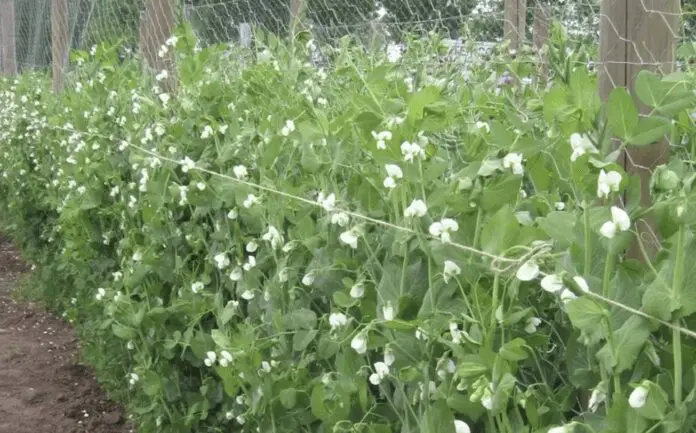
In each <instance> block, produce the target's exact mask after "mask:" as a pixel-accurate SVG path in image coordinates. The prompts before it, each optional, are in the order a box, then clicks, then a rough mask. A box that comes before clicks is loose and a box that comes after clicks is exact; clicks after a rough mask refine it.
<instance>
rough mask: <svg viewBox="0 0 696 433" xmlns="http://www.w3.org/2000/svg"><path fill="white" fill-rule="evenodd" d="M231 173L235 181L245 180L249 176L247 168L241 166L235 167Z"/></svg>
mask: <svg viewBox="0 0 696 433" xmlns="http://www.w3.org/2000/svg"><path fill="white" fill-rule="evenodd" d="M232 172H233V173H234V177H236V178H237V179H246V178H247V176H248V175H249V172H248V171H247V168H246V167H245V166H243V165H235V166H234V168H233V169H232Z"/></svg>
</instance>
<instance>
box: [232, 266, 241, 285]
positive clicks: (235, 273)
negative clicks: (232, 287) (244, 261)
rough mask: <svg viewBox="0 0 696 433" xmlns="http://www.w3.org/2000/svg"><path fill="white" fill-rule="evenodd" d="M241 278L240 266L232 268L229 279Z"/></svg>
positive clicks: (237, 279) (239, 279) (238, 279)
mask: <svg viewBox="0 0 696 433" xmlns="http://www.w3.org/2000/svg"><path fill="white" fill-rule="evenodd" d="M241 279H242V268H240V267H239V266H236V267H235V268H234V269H232V272H230V280H232V281H241Z"/></svg>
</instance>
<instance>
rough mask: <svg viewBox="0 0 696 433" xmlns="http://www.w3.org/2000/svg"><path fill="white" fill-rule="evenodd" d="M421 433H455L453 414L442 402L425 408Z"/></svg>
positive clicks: (439, 401) (438, 401) (436, 402)
mask: <svg viewBox="0 0 696 433" xmlns="http://www.w3.org/2000/svg"><path fill="white" fill-rule="evenodd" d="M424 421H425V422H423V423H422V427H421V433H455V431H454V414H453V413H452V410H451V409H450V408H449V407H447V403H446V402H445V401H444V400H437V401H435V402H434V403H431V404H429V405H428V406H426V409H425V416H424Z"/></svg>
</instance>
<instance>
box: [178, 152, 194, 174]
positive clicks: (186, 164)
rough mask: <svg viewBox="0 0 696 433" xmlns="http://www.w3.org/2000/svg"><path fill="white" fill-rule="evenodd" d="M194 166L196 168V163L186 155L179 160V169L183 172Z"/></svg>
mask: <svg viewBox="0 0 696 433" xmlns="http://www.w3.org/2000/svg"><path fill="white" fill-rule="evenodd" d="M194 168H196V163H195V162H194V161H193V160H192V159H191V158H189V157H188V156H187V157H185V158H184V159H182V160H181V171H183V172H184V173H188V172H189V170H192V169H194Z"/></svg>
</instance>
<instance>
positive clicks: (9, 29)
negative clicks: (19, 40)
mask: <svg viewBox="0 0 696 433" xmlns="http://www.w3.org/2000/svg"><path fill="white" fill-rule="evenodd" d="M0 59H1V60H2V73H3V74H5V75H16V74H17V51H16V36H15V7H14V0H0Z"/></svg>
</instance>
